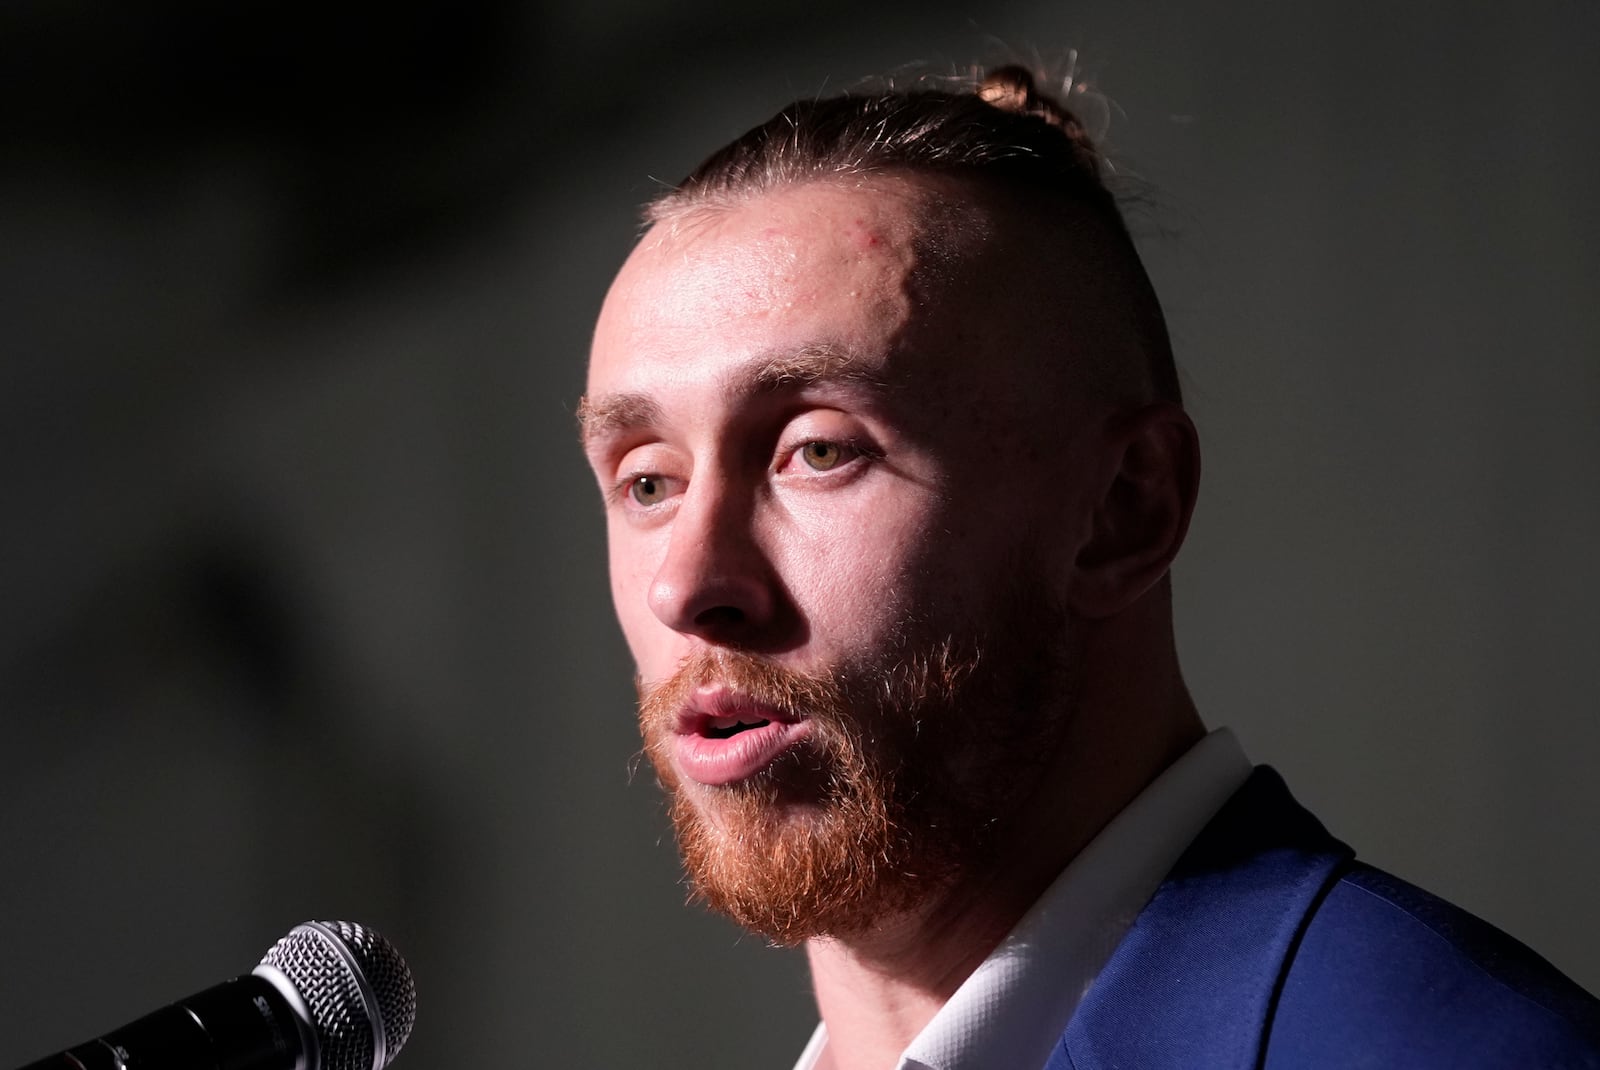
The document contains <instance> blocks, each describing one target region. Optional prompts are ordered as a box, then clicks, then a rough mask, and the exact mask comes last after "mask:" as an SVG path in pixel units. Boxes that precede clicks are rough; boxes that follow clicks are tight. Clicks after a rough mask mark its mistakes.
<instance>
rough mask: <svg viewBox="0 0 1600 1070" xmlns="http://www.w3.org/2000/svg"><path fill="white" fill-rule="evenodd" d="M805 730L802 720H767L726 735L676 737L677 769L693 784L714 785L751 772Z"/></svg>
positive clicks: (763, 766)
mask: <svg viewBox="0 0 1600 1070" xmlns="http://www.w3.org/2000/svg"><path fill="white" fill-rule="evenodd" d="M805 734H806V723H805V722H804V721H799V722H796V723H794V724H785V723H783V722H782V721H768V722H767V723H766V724H764V725H762V726H761V727H760V728H747V729H745V730H744V731H743V732H738V733H735V734H734V735H731V736H729V737H728V738H726V739H713V738H711V737H710V736H701V735H682V736H679V737H678V743H677V755H676V757H677V760H678V771H679V772H681V773H682V774H683V775H684V776H686V777H688V778H689V779H690V780H693V781H694V782H695V783H697V784H704V785H706V786H707V787H717V786H720V785H723V784H734V783H737V782H738V781H741V780H745V779H747V778H749V777H752V776H755V775H756V774H757V773H759V772H761V771H762V770H763V769H765V768H767V766H769V765H771V764H772V763H773V762H775V761H777V759H778V757H779V756H780V755H782V754H783V753H784V752H785V751H787V750H788V749H789V748H790V747H792V746H794V745H795V744H796V743H798V742H800V740H801V739H802V738H804V736H805Z"/></svg>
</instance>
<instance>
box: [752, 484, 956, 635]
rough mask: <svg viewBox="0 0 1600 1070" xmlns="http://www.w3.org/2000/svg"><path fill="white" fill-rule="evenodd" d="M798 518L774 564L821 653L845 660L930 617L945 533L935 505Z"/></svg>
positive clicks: (880, 503)
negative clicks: (934, 562)
mask: <svg viewBox="0 0 1600 1070" xmlns="http://www.w3.org/2000/svg"><path fill="white" fill-rule="evenodd" d="M794 519H795V523H794V525H793V526H792V527H791V528H790V529H789V530H788V531H786V532H784V533H782V536H781V537H780V538H779V539H778V540H775V543H776V545H775V552H774V558H775V560H776V561H777V562H778V564H779V570H780V572H781V573H782V575H783V577H784V583H785V585H786V586H787V588H788V590H789V594H790V597H792V598H793V599H794V601H795V603H796V605H797V607H798V608H799V610H800V612H801V613H802V615H803V616H804V617H805V618H806V619H807V621H808V622H809V624H810V631H811V635H812V642H813V643H814V644H815V645H816V646H817V647H818V648H819V651H818V652H819V653H820V654H822V655H823V656H825V657H831V656H837V655H841V654H843V655H848V654H850V653H851V652H852V651H856V650H859V649H860V648H861V647H862V646H863V645H864V644H876V643H879V642H881V641H883V640H884V639H885V638H886V637H888V636H890V635H892V634H893V633H894V632H895V631H896V630H898V629H899V628H900V627H901V626H903V625H904V624H905V623H906V622H907V621H908V620H910V619H912V618H915V617H921V616H925V615H926V614H927V613H928V612H929V608H930V607H929V606H928V605H927V604H926V603H927V602H928V600H929V598H928V594H929V592H928V587H929V585H928V583H927V579H928V576H929V572H930V561H931V559H932V557H933V555H934V554H935V553H936V552H937V551H938V548H939V546H940V544H941V541H942V539H943V537H944V535H943V533H944V530H945V525H944V524H943V523H942V516H941V514H940V513H939V512H938V511H937V510H936V509H934V508H933V507H932V505H931V503H928V502H926V501H904V500H896V499H889V500H887V501H885V500H874V501H871V502H864V503H862V505H861V507H859V508H856V509H853V510H850V511H848V512H843V511H839V510H837V509H829V510H826V511H820V510H819V512H818V515H816V516H814V517H808V516H806V515H804V514H798V513H797V514H796V515H795V518H794Z"/></svg>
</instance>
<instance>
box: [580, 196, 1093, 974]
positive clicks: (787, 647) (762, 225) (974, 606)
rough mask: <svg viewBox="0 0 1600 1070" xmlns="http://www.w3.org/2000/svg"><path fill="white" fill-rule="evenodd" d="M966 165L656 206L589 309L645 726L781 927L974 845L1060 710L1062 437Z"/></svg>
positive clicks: (931, 873)
mask: <svg viewBox="0 0 1600 1070" xmlns="http://www.w3.org/2000/svg"><path fill="white" fill-rule="evenodd" d="M959 193H960V191H959V189H958V188H956V187H954V186H952V185H951V184H948V183H947V184H943V185H939V184H936V183H935V182H934V181H933V180H928V179H913V178H893V177H890V178H882V179H878V180H875V181H874V182H873V184H872V185H871V186H870V187H868V186H855V187H846V186H843V185H835V184H831V183H820V182H819V183H812V184H807V185H801V186H797V187H791V188H787V189H783V190H780V191H777V192H774V193H769V194H764V195H760V196H756V197H754V198H752V199H750V200H748V201H746V202H743V203H741V204H739V205H738V206H736V207H732V208H726V209H718V210H716V211H709V210H708V211H704V212H700V213H697V214H693V215H690V216H688V217H685V218H683V219H681V220H679V221H677V222H676V223H675V224H674V223H668V224H663V225H659V226H657V227H656V228H655V229H654V230H652V231H651V232H650V233H649V234H648V235H647V236H646V237H645V239H644V240H643V241H642V242H641V243H640V245H639V247H638V248H637V249H636V250H635V251H634V253H633V255H632V256H631V257H630V258H629V260H628V262H627V264H626V265H625V266H624V267H623V269H622V272H621V273H620V275H619V276H618V278H617V280H616V282H615V284H614V285H613V287H612V290H611V292H610V294H609V295H608V297H607V299H606V303H605V306H604V309H603V311H602V313H601V316H600V321H599V324H598V326H597V328H596V332H595V340H594V350H593V354H592V360H591V364H590V369H589V385H588V397H587V398H586V400H585V403H584V425H585V445H586V449H587V452H588V454H589V459H590V462H591V464H592V465H593V467H594V469H595V472H596V475H597V476H598V478H599V482H600V485H601V489H602V492H603V494H604V496H605V505H606V516H607V527H608V533H609V543H610V565H611V584H612V594H613V597H614V599H615V602H616V608H617V615H618V617H619V618H620V620H621V623H622V628H623V631H624V633H625V635H626V637H627V641H628V645H629V647H630V649H631V650H632V652H633V656H634V658H635V661H636V664H637V668H638V680H639V686H640V694H641V725H642V729H643V732H644V735H645V741H646V749H647V753H648V754H649V756H650V757H651V760H652V761H653V762H654V764H655V766H656V769H657V771H658V773H659V775H660V778H661V780H662V783H663V785H664V786H665V787H666V788H667V790H668V791H669V793H670V794H671V795H672V796H673V799H674V803H673V809H674V820H675V823H676V825H677V831H678V835H679V841H680V846H681V847H682V849H683V850H684V853H685V857H686V862H687V864H688V866H689V869H690V874H691V877H692V878H693V880H694V883H695V886H696V889H697V891H698V892H699V893H700V894H701V895H703V896H704V897H705V898H706V899H708V900H709V901H710V902H711V904H712V905H713V906H716V907H718V908H720V909H722V910H724V911H726V912H728V913H730V914H732V915H733V916H734V917H735V918H736V920H739V921H741V922H742V923H744V924H745V925H746V926H748V927H750V928H752V929H755V930H757V931H760V932H763V933H765V934H766V935H768V936H769V937H771V938H773V939H775V940H778V941H780V942H785V943H792V942H796V941H798V940H801V939H805V938H807V937H810V936H815V935H824V934H835V935H837V934H839V933H842V932H845V931H849V930H853V929H859V928H862V927H864V926H868V925H870V924H872V922H873V921H874V920H875V919H878V918H881V917H883V916H884V915H885V914H888V913H894V912H898V911H902V910H910V909H915V907H916V905H917V902H918V900H919V898H921V897H923V896H926V895H928V894H929V893H931V892H934V891H936V890H937V889H938V888H939V887H941V886H942V885H943V884H945V883H948V881H950V880H952V879H955V878H956V877H957V876H959V874H960V872H961V870H962V869H963V867H971V866H972V865H975V864H977V862H978V861H979V860H980V858H981V854H982V851H983V845H984V843H985V842H986V840H987V838H988V837H989V835H990V834H991V832H992V831H993V828H994V826H995V825H996V824H997V823H999V822H1002V821H1003V820H1004V818H1005V814H1006V812H1007V810H1008V808H1010V807H1013V806H1016V805H1019V804H1020V803H1021V802H1022V801H1023V800H1024V799H1025V798H1026V796H1027V794H1028V793H1029V791H1030V790H1031V788H1032V778H1033V776H1034V773H1035V770H1036V769H1037V766H1038V759H1039V758H1040V756H1041V755H1042V754H1044V753H1046V752H1047V751H1048V747H1049V745H1050V741H1051V740H1052V739H1053V738H1055V734H1056V733H1058V732H1059V731H1060V728H1061V726H1062V725H1063V724H1064V722H1065V721H1066V715H1067V714H1068V713H1069V712H1070V710H1069V707H1070V698H1069V696H1070V680H1071V677H1072V666H1071V664H1070V652H1071V650H1072V646H1073V644H1072V642H1071V635H1070V631H1071V629H1070V628H1069V627H1068V625H1067V621H1066V617H1065V614H1064V613H1062V612H1061V611H1060V610H1059V609H1058V608H1057V607H1058V606H1059V604H1060V600H1059V584H1060V582H1061V577H1062V575H1063V574H1064V564H1063V563H1064V562H1067V561H1070V559H1071V556H1072V553H1073V552H1074V550H1073V548H1074V547H1075V546H1077V545H1079V544H1080V543H1081V541H1082V539H1083V536H1084V528H1085V525H1086V523H1087V519H1086V518H1087V510H1086V508H1085V507H1084V506H1085V491H1084V488H1083V487H1082V486H1081V484H1082V483H1083V482H1084V481H1083V480H1081V479H1079V480H1074V479H1073V478H1072V472H1073V470H1074V466H1075V464H1077V463H1078V462H1079V460H1081V459H1079V458H1076V456H1075V451H1077V450H1080V449H1081V448H1082V447H1081V443H1080V440H1081V437H1082V436H1079V435H1077V434H1075V433H1074V431H1073V425H1074V421H1075V419H1076V410H1075V409H1074V408H1073V407H1070V406H1065V405H1064V404H1063V403H1062V401H1061V399H1060V398H1059V397H1051V398H1048V399H1047V398H1043V397H1041V393H1042V392H1047V391H1041V386H1040V384H1041V382H1042V381H1043V380H1049V381H1051V382H1054V381H1055V378H1056V377H1055V376H1050V375H1046V376H1041V374H1040V371H1041V364H1040V362H1041V361H1043V360H1044V359H1046V356H1045V351H1046V350H1047V349H1052V348H1054V349H1059V346H1060V340H1059V339H1044V338H1040V337H1039V334H1040V333H1041V332H1040V331H1039V330H1038V328H1037V319H1036V317H1035V319H1033V320H1030V313H1029V306H1030V304H1032V303H1033V302H1034V301H1036V300H1037V299H1038V294H1037V291H1038V289H1039V287H1036V286H1035V285H1033V284H1031V283H1030V282H1028V281H1027V280H1026V279H1023V280H1022V281H1020V282H1019V278H1018V275H1017V272H1016V271H1015V270H1014V261H1013V259H1012V258H1013V257H1015V256H1016V255H1017V250H1016V249H1014V248H1010V247H1008V246H1007V243H1006V242H1005V241H1003V240H1001V236H1002V235H1003V234H1005V233H1007V231H1006V230H1005V228H1003V227H1001V226H1000V225H999V224H998V223H996V221H995V220H994V219H992V218H991V217H990V215H989V214H987V213H985V212H983V211H982V210H980V208H979V207H978V206H977V205H975V204H974V203H972V202H970V201H967V202H965V204H964V206H962V205H961V203H960V202H958V201H957V200H954V199H953V198H956V197H958V196H959ZM1008 265H1013V267H1012V269H1011V270H1008ZM1024 266H1025V260H1024Z"/></svg>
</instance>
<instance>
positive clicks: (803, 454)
mask: <svg viewBox="0 0 1600 1070" xmlns="http://www.w3.org/2000/svg"><path fill="white" fill-rule="evenodd" d="M800 459H801V460H803V461H805V462H806V467H808V468H814V469H816V470H817V471H818V472H826V471H827V470H828V469H830V468H833V467H835V466H836V465H838V463H839V462H840V461H842V460H844V450H843V449H842V448H841V447H840V446H839V444H838V443H837V442H807V443H806V444H805V445H804V446H801V447H800Z"/></svg>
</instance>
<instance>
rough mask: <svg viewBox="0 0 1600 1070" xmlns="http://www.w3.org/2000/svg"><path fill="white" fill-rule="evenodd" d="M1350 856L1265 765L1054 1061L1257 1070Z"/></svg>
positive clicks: (1198, 849) (1135, 937)
mask: <svg viewBox="0 0 1600 1070" xmlns="http://www.w3.org/2000/svg"><path fill="white" fill-rule="evenodd" d="M1352 857H1353V852H1352V851H1351V850H1350V849H1349V848H1348V847H1346V846H1345V845H1344V844H1342V843H1340V842H1339V841H1338V840H1336V839H1334V838H1333V837H1332V836H1330V835H1329V834H1328V832H1327V830H1326V829H1324V828H1323V827H1322V825H1321V823H1319V822H1318V821H1317V819H1316V818H1314V817H1312V816H1311V814H1310V813H1309V812H1308V811H1307V810H1305V809H1304V808H1303V807H1301V806H1300V804H1299V803H1297V802H1295V801H1294V798H1293V796H1291V795H1290V794H1289V789H1288V788H1287V787H1286V786H1285V785H1284V783H1283V779H1282V778H1281V777H1280V776H1278V774H1277V773H1276V772H1274V771H1273V770H1272V769H1270V768H1268V767H1266V766H1258V767H1257V768H1256V770H1255V772H1254V773H1252V774H1251V776H1250V779H1249V780H1247V781H1246V782H1245V784H1244V786H1243V787H1241V788H1240V789H1239V790H1238V791H1237V792H1236V793H1235V794H1234V795H1233V797H1232V798H1231V799H1229V800H1228V802H1227V803H1226V804H1225V805H1224V806H1223V808H1222V809H1221V810H1220V811H1219V812H1218V813H1217V816H1216V817H1215V818H1213V819H1212V820H1211V822H1210V823H1209V824H1208V825H1207V826H1206V827H1205V829H1204V830H1203V831H1202V832H1201V833H1200V835H1199V837H1197V838H1196V839H1195V841H1194V843H1192V844H1191V845H1190V846H1189V849H1188V850H1187V851H1186V852H1184V855H1183V857H1182V858H1181V859H1179V860H1178V864H1177V865H1176V866H1175V867H1173V870H1172V872H1171V873H1170V874H1168V876H1167V879H1166V880H1165V881H1163V882H1162V884H1161V887H1160V888H1159V889H1158V890H1157V892H1156V894H1155V896H1154V898H1152V899H1151V900H1150V902H1149V904H1148V905H1147V906H1146V907H1145V908H1144V910H1143V911H1142V912H1141V913H1140V914H1139V917H1138V918H1137V919H1136V920H1135V921H1134V923H1133V927H1132V928H1131V929H1129V931H1128V934H1127V936H1126V937H1124V939H1123V940H1122V942H1121V943H1120V944H1119V945H1118V946H1117V950H1116V951H1115V953H1113V955H1112V956H1111V959H1110V961H1109V962H1107V963H1106V966H1105V968H1104V969H1103V970H1102V971H1101V972H1100V974H1099V976H1098V977H1096V979H1095V981H1094V984H1093V986H1092V987H1091V988H1090V989H1089V991H1088V993H1087V994H1086V995H1085V996H1084V998H1083V1002H1082V1003H1081V1004H1080V1005H1079V1007H1078V1011H1077V1013H1076V1014H1074V1015H1073V1017H1072V1021H1071V1023H1069V1025H1068V1026H1067V1031H1066V1034H1065V1036H1063V1037H1062V1041H1061V1043H1060V1044H1058V1045H1057V1046H1056V1049H1055V1052H1054V1054H1053V1055H1052V1057H1051V1060H1050V1062H1049V1063H1048V1064H1047V1065H1046V1070H1112V1068H1124V1070H1158V1068H1164V1067H1171V1068H1173V1070H1178V1068H1182V1070H1192V1068H1194V1067H1197V1066H1205V1067H1217V1068H1239V1070H1250V1068H1254V1067H1257V1066H1259V1065H1260V1063H1261V1059H1262V1054H1263V1049H1264V1045H1265V1040H1266V1032H1267V1028H1268V1026H1269V1024H1270V1020H1271V1016H1272V1011H1273V1007H1274V1005H1275V1004H1276V1002H1277V997H1278V993H1279V990H1280V988H1281V985H1282V978H1283V975H1284V968H1285V965H1286V963H1287V962H1288V960H1289V957H1290V955H1291V953H1292V952H1293V950H1294V948H1295V945H1296V944H1297V943H1298V941H1299V938H1300V933H1301V931H1302V930H1303V928H1304V925H1305V923H1306V921H1307V919H1308V916H1309V915H1310V913H1311V911H1312V909H1313V908H1314V907H1315V906H1316V904H1317V902H1318V901H1319V900H1320V899H1321V898H1322V896H1323V895H1324V894H1325V893H1326V891H1327V889H1328V888H1330V887H1331V886H1332V884H1333V882H1334V881H1335V880H1337V879H1338V875H1339V873H1340V872H1342V870H1343V867H1344V866H1345V864H1346V863H1347V862H1348V861H1349V860H1350V859H1351V858H1352Z"/></svg>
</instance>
